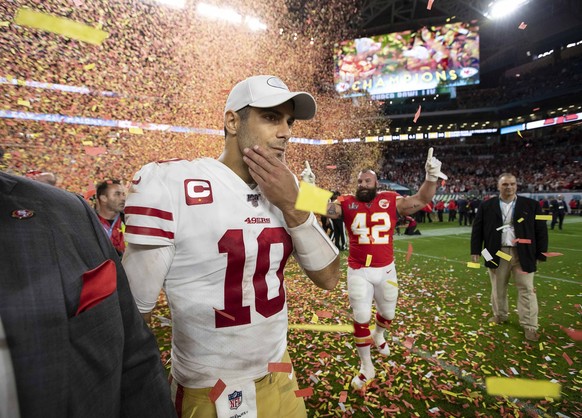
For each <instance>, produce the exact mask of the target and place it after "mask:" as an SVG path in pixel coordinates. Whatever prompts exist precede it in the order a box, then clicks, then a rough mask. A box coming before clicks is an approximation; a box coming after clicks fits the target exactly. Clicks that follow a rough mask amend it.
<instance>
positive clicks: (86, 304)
mask: <svg viewBox="0 0 582 418" xmlns="http://www.w3.org/2000/svg"><path fill="white" fill-rule="evenodd" d="M116 288H117V268H116V267H115V263H114V262H113V260H107V261H104V262H103V263H102V264H101V265H99V266H98V267H95V268H94V269H93V270H89V271H88V272H86V273H83V288H82V289H81V298H80V300H79V309H77V313H76V314H75V315H79V314H80V313H81V312H85V311H86V310H87V309H89V308H91V307H93V306H95V305H97V304H98V303H99V302H101V301H102V300H103V299H105V298H106V297H107V296H109V295H111V294H112V293H113V292H115V289H116Z"/></svg>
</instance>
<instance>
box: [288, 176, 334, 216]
mask: <svg viewBox="0 0 582 418" xmlns="http://www.w3.org/2000/svg"><path fill="white" fill-rule="evenodd" d="M332 194H333V193H332V192H330V191H329V190H325V189H321V188H319V187H317V186H315V185H313V184H310V183H306V182H304V181H302V182H300V183H299V193H298V194H297V200H296V201H295V209H297V210H303V211H306V212H314V213H319V214H320V215H325V214H326V213H327V202H328V201H329V199H330V198H331V195H332Z"/></svg>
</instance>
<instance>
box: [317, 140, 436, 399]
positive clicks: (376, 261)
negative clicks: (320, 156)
mask: <svg viewBox="0 0 582 418" xmlns="http://www.w3.org/2000/svg"><path fill="white" fill-rule="evenodd" d="M432 152H433V149H432V148H430V150H429V152H428V158H427V161H426V165H425V168H426V181H425V182H424V183H423V184H422V186H421V187H420V189H419V191H418V193H416V194H415V195H413V196H409V197H402V196H400V195H399V194H397V193H395V192H392V191H388V192H380V193H378V192H377V188H378V185H379V183H378V177H377V176H376V173H375V172H374V171H372V170H370V169H366V170H362V171H361V172H360V173H359V175H358V187H357V189H356V195H355V196H353V195H347V196H341V197H340V198H338V199H337V201H336V203H330V204H329V205H328V216H329V217H330V218H332V217H336V218H339V217H340V216H342V215H343V219H344V223H345V225H346V230H347V231H348V236H349V243H350V248H349V256H348V296H349V299H350V305H351V307H352V311H353V319H354V336H355V340H356V347H357V351H358V354H359V356H360V370H359V372H358V374H357V375H356V376H354V378H353V379H352V382H351V383H352V386H353V387H354V388H355V389H361V388H362V387H364V385H365V384H366V382H367V381H369V380H370V379H372V378H374V376H375V375H376V372H375V370H374V365H373V363H372V358H371V354H370V346H371V344H372V340H373V342H374V344H375V345H376V347H377V348H378V351H379V352H380V354H382V355H388V354H390V348H389V347H388V344H387V343H386V339H385V337H384V331H385V330H386V328H387V327H388V326H389V325H390V323H391V322H392V319H394V315H395V310H396V302H397V300H398V278H397V276H396V268H395V264H394V248H393V235H394V227H395V226H396V223H397V221H398V216H399V215H400V216H406V215H410V214H413V213H415V212H417V211H419V210H421V209H422V208H423V207H425V206H426V205H427V204H428V203H429V202H431V201H432V198H433V196H434V194H435V192H436V189H437V180H438V178H439V177H441V178H444V179H446V178H447V176H446V175H444V174H443V173H441V162H440V161H439V160H437V159H436V158H435V157H433V156H432ZM373 301H375V302H376V308H377V310H378V313H377V314H376V328H375V329H374V331H373V332H372V333H370V319H371V316H372V302H373Z"/></svg>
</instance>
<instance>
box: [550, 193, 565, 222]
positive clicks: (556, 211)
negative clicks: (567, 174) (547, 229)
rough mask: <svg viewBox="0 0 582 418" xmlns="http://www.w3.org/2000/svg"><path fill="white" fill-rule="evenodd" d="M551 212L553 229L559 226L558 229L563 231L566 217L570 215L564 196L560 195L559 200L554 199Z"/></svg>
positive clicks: (551, 203)
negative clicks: (567, 214)
mask: <svg viewBox="0 0 582 418" xmlns="http://www.w3.org/2000/svg"><path fill="white" fill-rule="evenodd" d="M550 212H551V214H552V226H551V227H552V229H554V226H556V224H558V227H559V228H560V229H562V225H563V224H564V216H565V215H566V213H568V205H566V202H565V201H564V196H562V195H561V194H559V195H558V198H557V199H553V200H552V201H551V202H550Z"/></svg>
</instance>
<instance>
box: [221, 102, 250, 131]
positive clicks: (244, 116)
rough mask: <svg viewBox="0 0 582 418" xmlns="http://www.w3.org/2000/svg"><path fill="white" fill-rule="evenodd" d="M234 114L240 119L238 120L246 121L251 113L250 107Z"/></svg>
mask: <svg viewBox="0 0 582 418" xmlns="http://www.w3.org/2000/svg"><path fill="white" fill-rule="evenodd" d="M235 113H236V114H237V115H238V116H239V117H240V120H242V121H246V120H247V119H248V118H249V115H250V113H251V107H250V106H245V107H243V108H242V109H239V110H237V111H236V112H235ZM224 137H225V138H226V126H225V127H224Z"/></svg>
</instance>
